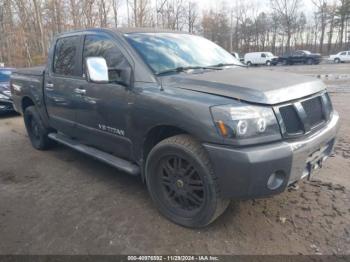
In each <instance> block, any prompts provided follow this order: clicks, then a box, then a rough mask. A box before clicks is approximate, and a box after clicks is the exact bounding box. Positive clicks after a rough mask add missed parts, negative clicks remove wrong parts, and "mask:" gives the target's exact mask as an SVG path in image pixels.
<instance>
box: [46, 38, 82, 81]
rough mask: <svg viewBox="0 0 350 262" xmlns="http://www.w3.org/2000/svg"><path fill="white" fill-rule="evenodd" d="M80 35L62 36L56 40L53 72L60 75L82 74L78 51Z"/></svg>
mask: <svg viewBox="0 0 350 262" xmlns="http://www.w3.org/2000/svg"><path fill="white" fill-rule="evenodd" d="M79 44H80V36H71V37H64V38H60V39H58V40H57V42H56V47H55V55H54V63H53V72H54V73H56V74H58V75H65V76H80V75H81V72H79V68H78V64H79V59H78V51H79Z"/></svg>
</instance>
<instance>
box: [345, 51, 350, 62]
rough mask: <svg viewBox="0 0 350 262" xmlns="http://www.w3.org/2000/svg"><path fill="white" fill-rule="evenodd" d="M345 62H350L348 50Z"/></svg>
mask: <svg viewBox="0 0 350 262" xmlns="http://www.w3.org/2000/svg"><path fill="white" fill-rule="evenodd" d="M346 62H350V51H349V52H347V55H346Z"/></svg>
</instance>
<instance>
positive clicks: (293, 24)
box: [271, 0, 300, 51]
mask: <svg viewBox="0 0 350 262" xmlns="http://www.w3.org/2000/svg"><path fill="white" fill-rule="evenodd" d="M271 7H272V9H273V10H274V11H275V12H276V13H277V14H278V15H279V18H280V20H281V25H282V27H283V30H284V33H285V34H286V35H287V46H286V49H287V51H289V50H290V46H291V38H292V35H293V34H294V33H295V30H296V28H297V19H298V17H299V13H300V11H299V8H300V0H271Z"/></svg>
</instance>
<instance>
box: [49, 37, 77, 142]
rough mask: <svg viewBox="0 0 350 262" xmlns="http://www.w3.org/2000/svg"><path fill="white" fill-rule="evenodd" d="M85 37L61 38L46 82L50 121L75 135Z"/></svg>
mask: <svg viewBox="0 0 350 262" xmlns="http://www.w3.org/2000/svg"><path fill="white" fill-rule="evenodd" d="M81 46H82V36H80V35H74V36H68V37H62V38H58V39H57V41H56V44H55V50H54V54H53V58H52V61H51V65H52V66H51V68H49V70H47V71H48V72H47V73H46V75H45V82H44V92H45V98H46V99H45V102H46V108H47V111H48V114H49V119H50V124H51V125H52V126H53V127H54V128H56V129H57V130H59V131H61V132H63V133H66V134H67V135H70V136H74V123H75V120H76V110H75V109H76V103H77V102H79V101H78V99H77V98H78V97H77V96H76V94H75V93H74V89H75V88H76V87H77V86H76V82H77V80H78V79H81V78H82V67H81V60H82V57H81Z"/></svg>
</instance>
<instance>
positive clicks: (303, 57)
mask: <svg viewBox="0 0 350 262" xmlns="http://www.w3.org/2000/svg"><path fill="white" fill-rule="evenodd" d="M320 61H321V55H320V54H317V53H311V52H310V51H307V50H297V51H294V52H292V53H289V54H285V55H283V56H281V57H280V58H279V62H280V63H282V64H284V65H293V64H307V65H317V64H319V63H320Z"/></svg>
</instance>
